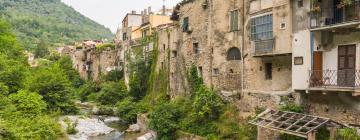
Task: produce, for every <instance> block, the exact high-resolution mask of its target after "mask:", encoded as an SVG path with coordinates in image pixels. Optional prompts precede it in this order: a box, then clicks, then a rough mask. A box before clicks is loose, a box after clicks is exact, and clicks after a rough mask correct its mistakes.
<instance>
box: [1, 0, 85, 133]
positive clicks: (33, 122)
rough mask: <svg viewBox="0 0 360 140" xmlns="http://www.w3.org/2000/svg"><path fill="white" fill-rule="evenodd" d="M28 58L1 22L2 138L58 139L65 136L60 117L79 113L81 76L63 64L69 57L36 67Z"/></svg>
mask: <svg viewBox="0 0 360 140" xmlns="http://www.w3.org/2000/svg"><path fill="white" fill-rule="evenodd" d="M1 2H3V1H1ZM1 2H0V3H1ZM1 6H3V5H1ZM25 58H26V56H25V53H24V50H23V49H22V47H21V46H20V45H19V43H17V39H16V37H15V35H13V33H12V31H11V28H10V26H9V24H7V23H6V22H4V21H3V20H1V19H0V99H1V100H0V139H4V140H13V139H16V140H28V139H48V140H53V139H57V138H59V137H61V136H63V131H62V129H61V127H60V125H59V124H58V123H57V119H56V118H57V116H58V115H59V114H60V112H61V113H64V114H67V113H76V112H77V108H76V107H75V105H74V102H73V101H72V99H73V98H72V97H73V94H72V93H73V91H74V88H75V85H76V84H73V83H78V79H77V78H76V77H78V73H76V72H74V71H72V68H71V67H69V66H68V65H64V64H67V63H70V65H71V62H70V61H69V59H68V58H59V59H54V60H46V63H41V64H40V65H39V67H37V68H31V67H30V66H29V65H28V64H27V61H26V59H25ZM44 62H45V60H44ZM64 75H65V76H64ZM58 111H60V112H58ZM49 114H50V115H49Z"/></svg>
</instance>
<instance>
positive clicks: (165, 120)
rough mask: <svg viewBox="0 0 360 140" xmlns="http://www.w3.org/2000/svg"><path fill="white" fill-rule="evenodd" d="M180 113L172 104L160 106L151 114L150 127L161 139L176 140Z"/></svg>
mask: <svg viewBox="0 0 360 140" xmlns="http://www.w3.org/2000/svg"><path fill="white" fill-rule="evenodd" d="M178 121H179V111H178V110H177V108H175V107H174V106H173V105H171V104H163V105H159V106H157V107H156V108H155V110H154V111H153V112H152V113H151V114H150V120H149V127H150V128H151V129H153V130H155V131H156V132H157V135H158V137H159V138H160V139H174V136H175V132H176V130H177V128H178Z"/></svg>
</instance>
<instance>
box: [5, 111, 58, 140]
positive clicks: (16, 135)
mask: <svg viewBox="0 0 360 140" xmlns="http://www.w3.org/2000/svg"><path fill="white" fill-rule="evenodd" d="M5 125H6V128H7V132H8V133H9V136H8V138H9V139H16V140H40V139H46V140H54V139H57V138H58V137H59V136H62V135H63V132H62V129H61V126H60V125H59V124H58V123H57V122H56V121H55V120H54V119H53V118H51V117H50V116H38V117H35V118H16V119H12V120H9V121H7V122H5Z"/></svg>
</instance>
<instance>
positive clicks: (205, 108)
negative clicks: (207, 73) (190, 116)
mask: <svg viewBox="0 0 360 140" xmlns="http://www.w3.org/2000/svg"><path fill="white" fill-rule="evenodd" d="M223 105H224V103H223V101H222V99H221V98H220V97H219V95H217V94H216V93H215V91H213V90H210V89H208V88H207V87H205V86H204V85H203V86H201V87H199V89H198V91H197V92H196V94H195V98H194V102H193V108H194V113H195V115H196V117H197V118H198V121H207V120H214V119H217V118H218V117H219V114H220V111H221V108H222V107H223Z"/></svg>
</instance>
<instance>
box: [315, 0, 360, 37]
mask: <svg viewBox="0 0 360 140" xmlns="http://www.w3.org/2000/svg"><path fill="white" fill-rule="evenodd" d="M359 25H360V1H359V0H354V1H352V2H351V4H349V5H341V4H338V5H334V4H324V3H319V4H318V5H314V6H313V8H312V10H311V13H310V28H311V29H312V30H326V29H333V28H340V27H345V28H351V27H358V26H359Z"/></svg>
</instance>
